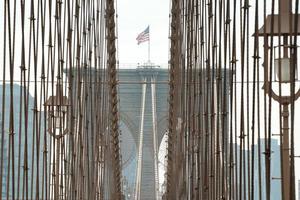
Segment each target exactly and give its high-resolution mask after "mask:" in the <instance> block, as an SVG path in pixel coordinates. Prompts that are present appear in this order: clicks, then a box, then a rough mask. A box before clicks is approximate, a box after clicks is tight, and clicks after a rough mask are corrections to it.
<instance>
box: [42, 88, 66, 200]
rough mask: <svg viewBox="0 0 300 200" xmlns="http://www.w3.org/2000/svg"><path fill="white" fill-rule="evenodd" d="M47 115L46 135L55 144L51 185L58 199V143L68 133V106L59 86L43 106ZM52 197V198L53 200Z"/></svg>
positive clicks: (54, 195) (55, 197)
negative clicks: (52, 139) (47, 134)
mask: <svg viewBox="0 0 300 200" xmlns="http://www.w3.org/2000/svg"><path fill="white" fill-rule="evenodd" d="M44 106H45V111H46V113H47V124H48V129H47V130H48V133H49V134H50V135H51V136H52V137H53V138H54V141H53V143H54V144H55V143H56V148H55V149H54V150H56V158H54V159H55V164H54V169H53V171H54V173H55V174H53V177H54V180H53V184H54V193H53V197H54V199H59V195H60V194H61V192H60V191H59V190H60V184H59V181H60V180H59V164H60V159H59V157H60V141H61V139H62V138H63V137H64V136H65V135H66V134H67V133H68V128H67V108H68V106H69V102H68V98H67V97H66V96H63V89H62V85H61V84H57V85H56V95H55V96H50V97H49V98H48V99H47V101H46V102H45V104H44ZM50 159H51V158H50ZM53 197H52V198H53Z"/></svg>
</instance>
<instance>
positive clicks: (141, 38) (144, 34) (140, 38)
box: [136, 26, 150, 44]
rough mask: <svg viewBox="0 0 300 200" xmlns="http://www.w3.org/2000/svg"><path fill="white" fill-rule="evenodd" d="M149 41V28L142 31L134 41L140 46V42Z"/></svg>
mask: <svg viewBox="0 0 300 200" xmlns="http://www.w3.org/2000/svg"><path fill="white" fill-rule="evenodd" d="M149 39H150V35H149V26H148V27H147V28H146V29H145V30H144V31H143V32H141V33H140V34H139V35H138V36H137V38H136V40H137V43H138V44H140V43H142V42H146V41H149Z"/></svg>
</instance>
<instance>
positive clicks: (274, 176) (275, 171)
mask: <svg viewBox="0 0 300 200" xmlns="http://www.w3.org/2000/svg"><path fill="white" fill-rule="evenodd" d="M265 143H266V140H265V139H261V140H260V145H261V149H260V155H261V160H260V162H261V163H260V169H261V179H260V181H261V185H260V181H259V165H258V161H259V159H258V144H256V145H255V146H254V188H253V189H254V198H253V199H260V195H261V199H266V177H265V175H266V171H265V156H264V151H265ZM271 149H272V150H271V152H272V154H271V166H272V167H271V199H272V200H281V181H280V177H281V174H280V145H279V144H278V140H277V139H271ZM242 153H243V157H244V158H246V159H245V160H244V158H243V160H244V161H243V162H245V166H246V167H243V169H242V173H243V174H245V175H246V176H245V178H246V180H244V179H243V183H242V188H243V189H246V194H244V193H242V194H241V195H242V199H245V200H248V199H249V198H248V197H249V196H248V190H249V187H248V183H249V180H248V175H247V174H248V167H247V166H248V160H247V158H248V154H249V153H252V152H250V151H248V150H243V151H242ZM239 159H240V146H239V145H238V146H237V158H236V163H237V171H238V173H239V170H240V167H239V165H240V163H239ZM250 162H251V156H250ZM250 184H251V183H250ZM259 191H260V192H261V193H259Z"/></svg>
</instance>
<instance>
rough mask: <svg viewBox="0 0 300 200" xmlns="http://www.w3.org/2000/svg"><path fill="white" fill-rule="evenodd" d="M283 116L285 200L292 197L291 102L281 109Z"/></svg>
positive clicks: (283, 182) (283, 181)
mask: <svg viewBox="0 0 300 200" xmlns="http://www.w3.org/2000/svg"><path fill="white" fill-rule="evenodd" d="M281 112H282V113H281V114H282V115H281V116H282V118H283V126H282V130H281V131H282V132H281V134H282V140H283V141H282V145H283V146H282V150H283V151H282V157H283V158H282V161H283V164H282V167H283V170H282V171H283V177H282V184H283V190H284V191H283V195H284V200H289V199H290V151H289V104H288V103H285V104H283V109H282V111H281Z"/></svg>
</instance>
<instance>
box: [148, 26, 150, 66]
mask: <svg viewBox="0 0 300 200" xmlns="http://www.w3.org/2000/svg"><path fill="white" fill-rule="evenodd" d="M148 63H150V28H149V40H148Z"/></svg>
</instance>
